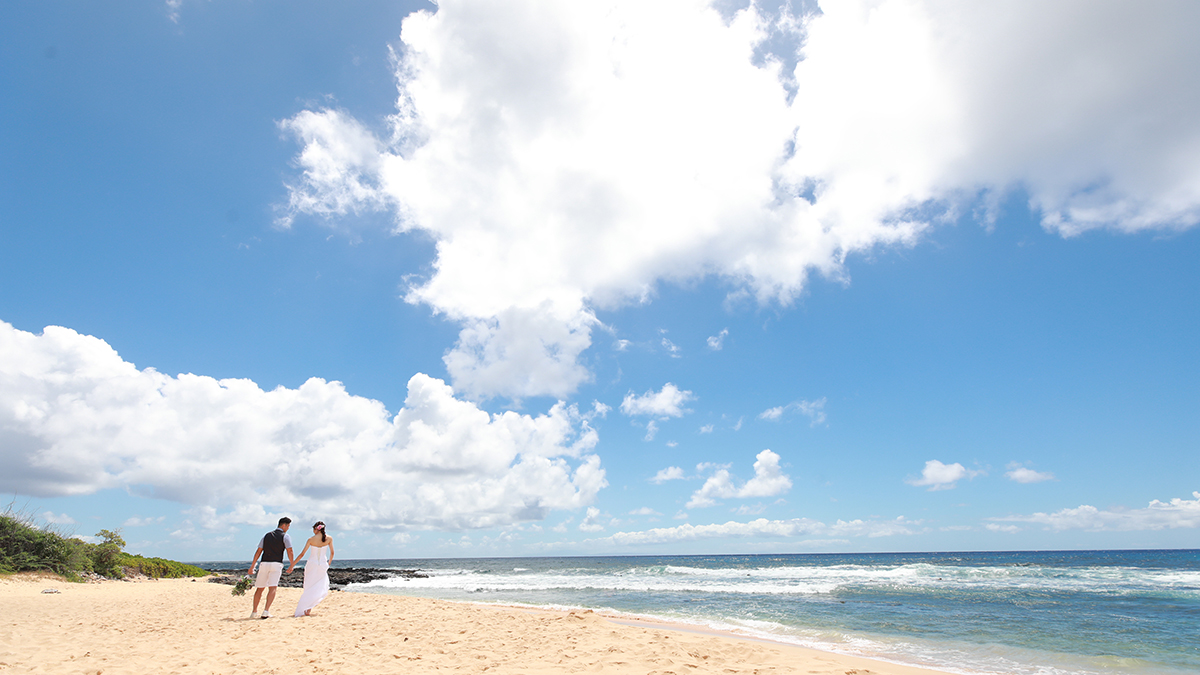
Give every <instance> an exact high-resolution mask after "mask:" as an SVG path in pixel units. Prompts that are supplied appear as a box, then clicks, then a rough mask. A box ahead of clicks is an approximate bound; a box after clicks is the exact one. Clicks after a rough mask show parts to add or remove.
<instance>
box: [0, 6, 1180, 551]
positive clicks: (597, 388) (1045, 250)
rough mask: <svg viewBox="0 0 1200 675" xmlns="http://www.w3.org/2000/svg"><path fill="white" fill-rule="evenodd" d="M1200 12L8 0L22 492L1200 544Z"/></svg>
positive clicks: (632, 526)
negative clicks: (1198, 33)
mask: <svg viewBox="0 0 1200 675" xmlns="http://www.w3.org/2000/svg"><path fill="white" fill-rule="evenodd" d="M1198 23H1200V5H1197V4H1195V3H1190V2H1166V1H1164V2H1160V3H1153V4H1150V5H1145V4H1143V5H1139V6H1137V7H1136V8H1132V7H1131V6H1129V5H1128V4H1125V3H1116V2H1082V1H1080V2H1070V1H1065V2H1059V3H1054V4H1051V5H1046V4H1045V3H1040V2H1032V1H1025V0H1018V1H1015V2H1009V3H1000V4H995V5H986V4H985V5H980V6H963V5H961V4H960V3H954V2H939V1H935V0H879V1H875V2H868V1H853V0H848V1H846V2H820V3H790V4H788V3H779V2H773V1H772V2H768V1H766V0H764V2H762V3H759V4H751V3H748V2H738V1H737V0H718V1H717V2H714V3H708V2H703V1H701V0H636V1H627V0H603V1H598V2H589V3H573V2H562V3H556V2H544V1H532V0H530V1H522V0H509V1H505V2H495V1H494V0H443V1H441V2H438V3H437V4H431V3H428V2H403V1H397V2H382V1H368V0H347V1H346V2H340V3H328V2H319V1H317V0H290V1H288V2H282V1H279V0H206V1H204V2H200V1H199V0H167V1H166V2H163V0H136V1H131V2H125V3H120V4H118V5H111V4H109V5H101V4H96V3H72V2H62V1H57V0H51V1H49V2H23V3H4V4H3V5H2V6H0V86H2V87H3V91H4V92H5V95H4V96H2V97H0V157H3V160H4V161H3V162H0V461H2V462H3V466H4V470H3V471H2V472H0V498H2V499H3V500H4V502H5V503H6V504H8V505H9V508H11V509H13V510H16V511H20V512H22V513H25V514H27V515H29V516H31V517H33V518H35V519H36V520H38V522H40V523H43V524H45V525H47V526H53V527H55V528H58V529H59V530H60V531H63V532H69V533H73V534H75V535H77V536H81V537H85V538H86V537H91V536H93V535H94V534H95V533H96V532H97V531H99V530H100V529H102V528H104V529H115V528H121V530H122V532H123V535H124V538H125V539H126V541H128V542H129V547H128V548H129V550H131V551H133V552H137V553H143V554H146V555H157V556H163V557H168V558H173V559H177V560H187V561H216V560H240V559H243V558H245V559H249V558H250V557H251V555H252V554H253V547H254V545H255V542H256V541H257V539H258V537H259V536H260V535H261V533H262V532H263V531H266V530H268V529H270V528H271V527H273V525H274V523H275V521H276V520H277V519H278V518H279V517H280V516H284V515H286V516H289V517H291V518H292V519H294V520H297V521H298V522H301V523H303V524H307V523H308V522H310V521H315V520H318V519H320V520H323V521H325V522H326V523H327V524H328V528H329V532H330V534H332V535H333V536H334V537H335V538H336V540H337V541H338V552H339V557H343V558H348V559H367V558H418V557H464V556H465V557H482V556H526V555H552V556H558V555H642V554H676V553H679V554H693V553H694V554H721V553H818V552H880V551H953V550H1030V549H1107V548H1196V547H1200V357H1198V356H1197V349H1196V347H1197V345H1198V344H1200V293H1198V290H1197V289H1200V228H1198V227H1197V225H1198V224H1200V84H1198V83H1197V82H1196V79H1195V77H1194V73H1195V72H1196V70H1197V69H1198V68H1200V43H1198V42H1197V41H1195V40H1194V39H1191V36H1190V34H1189V33H1190V27H1191V26H1195V25H1197V24H1198Z"/></svg>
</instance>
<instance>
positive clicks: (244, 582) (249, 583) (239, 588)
mask: <svg viewBox="0 0 1200 675" xmlns="http://www.w3.org/2000/svg"><path fill="white" fill-rule="evenodd" d="M251 588H254V577H252V576H250V575H249V574H247V575H246V576H244V577H242V578H241V579H238V582H237V583H236V584H234V585H233V591H231V592H232V593H233V594H234V595H245V594H246V591H248V590H250V589H251Z"/></svg>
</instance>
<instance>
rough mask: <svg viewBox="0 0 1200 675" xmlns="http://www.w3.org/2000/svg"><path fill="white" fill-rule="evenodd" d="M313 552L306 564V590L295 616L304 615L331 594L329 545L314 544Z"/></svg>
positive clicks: (301, 596)
mask: <svg viewBox="0 0 1200 675" xmlns="http://www.w3.org/2000/svg"><path fill="white" fill-rule="evenodd" d="M312 552H313V554H312V557H311V558H309V559H308V562H307V563H305V564H304V592H303V593H301V594H300V604H299V605H297V606H296V613H295V615H294V616H304V612H306V611H308V610H310V609H312V608H313V607H316V606H317V603H318V602H321V601H322V600H324V599H325V596H327V595H329V547H328V546H314V547H312Z"/></svg>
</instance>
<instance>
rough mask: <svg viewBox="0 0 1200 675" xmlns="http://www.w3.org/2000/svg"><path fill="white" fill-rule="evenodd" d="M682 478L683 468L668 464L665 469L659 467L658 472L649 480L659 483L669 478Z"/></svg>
mask: <svg viewBox="0 0 1200 675" xmlns="http://www.w3.org/2000/svg"><path fill="white" fill-rule="evenodd" d="M682 479H683V469H681V468H679V467H677V466H668V467H667V468H665V469H659V470H658V473H656V474H654V477H653V478H651V479H650V482H651V483H657V484H659V485H661V484H663V483H665V482H667V481H669V480H682Z"/></svg>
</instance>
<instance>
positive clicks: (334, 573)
mask: <svg viewBox="0 0 1200 675" xmlns="http://www.w3.org/2000/svg"><path fill="white" fill-rule="evenodd" d="M208 571H209V572H212V573H213V576H211V577H209V578H208V580H209V581H210V582H212V583H214V584H226V585H229V586H232V585H234V584H236V583H237V580H238V579H241V578H242V576H243V575H244V574H245V571H241V572H233V571H231V570H208ZM427 576H429V575H427V574H422V573H421V572H420V571H418V570H393V569H383V568H378V567H333V568H330V570H329V587H330V588H332V589H334V590H341V589H342V588H344V587H345V586H346V585H348V584H365V583H367V582H368V581H375V580H376V579H390V578H392V577H402V578H405V579H424V578H426V577H427ZM279 585H280V586H283V587H285V588H303V587H304V568H303V567H297V568H296V569H295V570H293V571H292V573H291V574H284V575H283V576H281V577H279Z"/></svg>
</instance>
